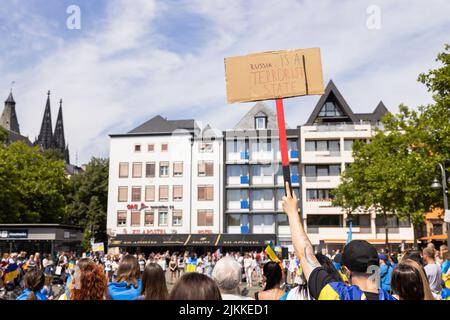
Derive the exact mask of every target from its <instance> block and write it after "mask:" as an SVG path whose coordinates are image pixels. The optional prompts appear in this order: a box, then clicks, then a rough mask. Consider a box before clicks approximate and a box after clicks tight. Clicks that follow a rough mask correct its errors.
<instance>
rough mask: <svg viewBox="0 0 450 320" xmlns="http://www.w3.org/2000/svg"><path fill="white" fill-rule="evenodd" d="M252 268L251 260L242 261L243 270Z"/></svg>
mask: <svg viewBox="0 0 450 320" xmlns="http://www.w3.org/2000/svg"><path fill="white" fill-rule="evenodd" d="M251 266H252V258H245V259H244V268H245V269H248V268H250V267H251Z"/></svg>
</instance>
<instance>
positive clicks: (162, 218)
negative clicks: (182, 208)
mask: <svg viewBox="0 0 450 320" xmlns="http://www.w3.org/2000/svg"><path fill="white" fill-rule="evenodd" d="M168 216H169V214H168V213H167V211H164V210H160V211H159V212H158V226H160V227H164V226H167V225H168Z"/></svg>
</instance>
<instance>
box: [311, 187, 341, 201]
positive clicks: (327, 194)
mask: <svg viewBox="0 0 450 320" xmlns="http://www.w3.org/2000/svg"><path fill="white" fill-rule="evenodd" d="M331 191H332V189H307V190H306V201H331V200H332V199H333V198H334V196H333V195H332V194H331Z"/></svg>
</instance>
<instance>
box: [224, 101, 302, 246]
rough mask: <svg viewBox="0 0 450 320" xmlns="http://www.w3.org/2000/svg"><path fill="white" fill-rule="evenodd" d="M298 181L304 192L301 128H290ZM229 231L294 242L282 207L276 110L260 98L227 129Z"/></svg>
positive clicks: (297, 188) (295, 181)
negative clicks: (301, 176) (260, 100)
mask: <svg viewBox="0 0 450 320" xmlns="http://www.w3.org/2000/svg"><path fill="white" fill-rule="evenodd" d="M287 138H288V149H289V157H290V162H291V180H292V186H293V188H294V190H295V192H296V193H297V195H298V196H299V195H300V177H299V168H300V161H299V160H300V155H299V130H298V129H289V128H288V129H287ZM224 139H225V141H224V163H225V166H224V177H225V180H224V184H225V188H224V205H223V207H224V233H227V234H242V235H262V236H263V237H265V238H266V239H267V240H273V241H276V242H277V243H278V244H281V245H288V244H290V243H291V239H290V232H289V225H288V220H287V217H286V215H285V214H284V213H283V211H282V207H281V199H282V197H283V196H284V185H283V174H282V167H281V153H280V148H279V140H278V139H279V138H278V125H277V118H276V114H275V113H274V112H273V111H272V109H271V108H269V107H268V106H267V105H265V104H264V103H261V102H260V103H257V104H256V105H255V106H254V107H253V108H252V109H251V110H250V111H249V112H247V114H246V115H245V116H244V117H243V118H242V119H241V120H240V121H239V122H238V123H237V125H236V126H235V127H234V129H233V130H227V131H225V132H224Z"/></svg>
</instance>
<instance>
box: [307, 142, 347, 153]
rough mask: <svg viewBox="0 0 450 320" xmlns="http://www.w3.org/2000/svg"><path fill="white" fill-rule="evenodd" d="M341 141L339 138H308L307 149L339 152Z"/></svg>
mask: <svg viewBox="0 0 450 320" xmlns="http://www.w3.org/2000/svg"><path fill="white" fill-rule="evenodd" d="M340 150H341V143H340V141H339V140H306V141H305V151H331V152H335V153H336V152H339V151H340Z"/></svg>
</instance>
